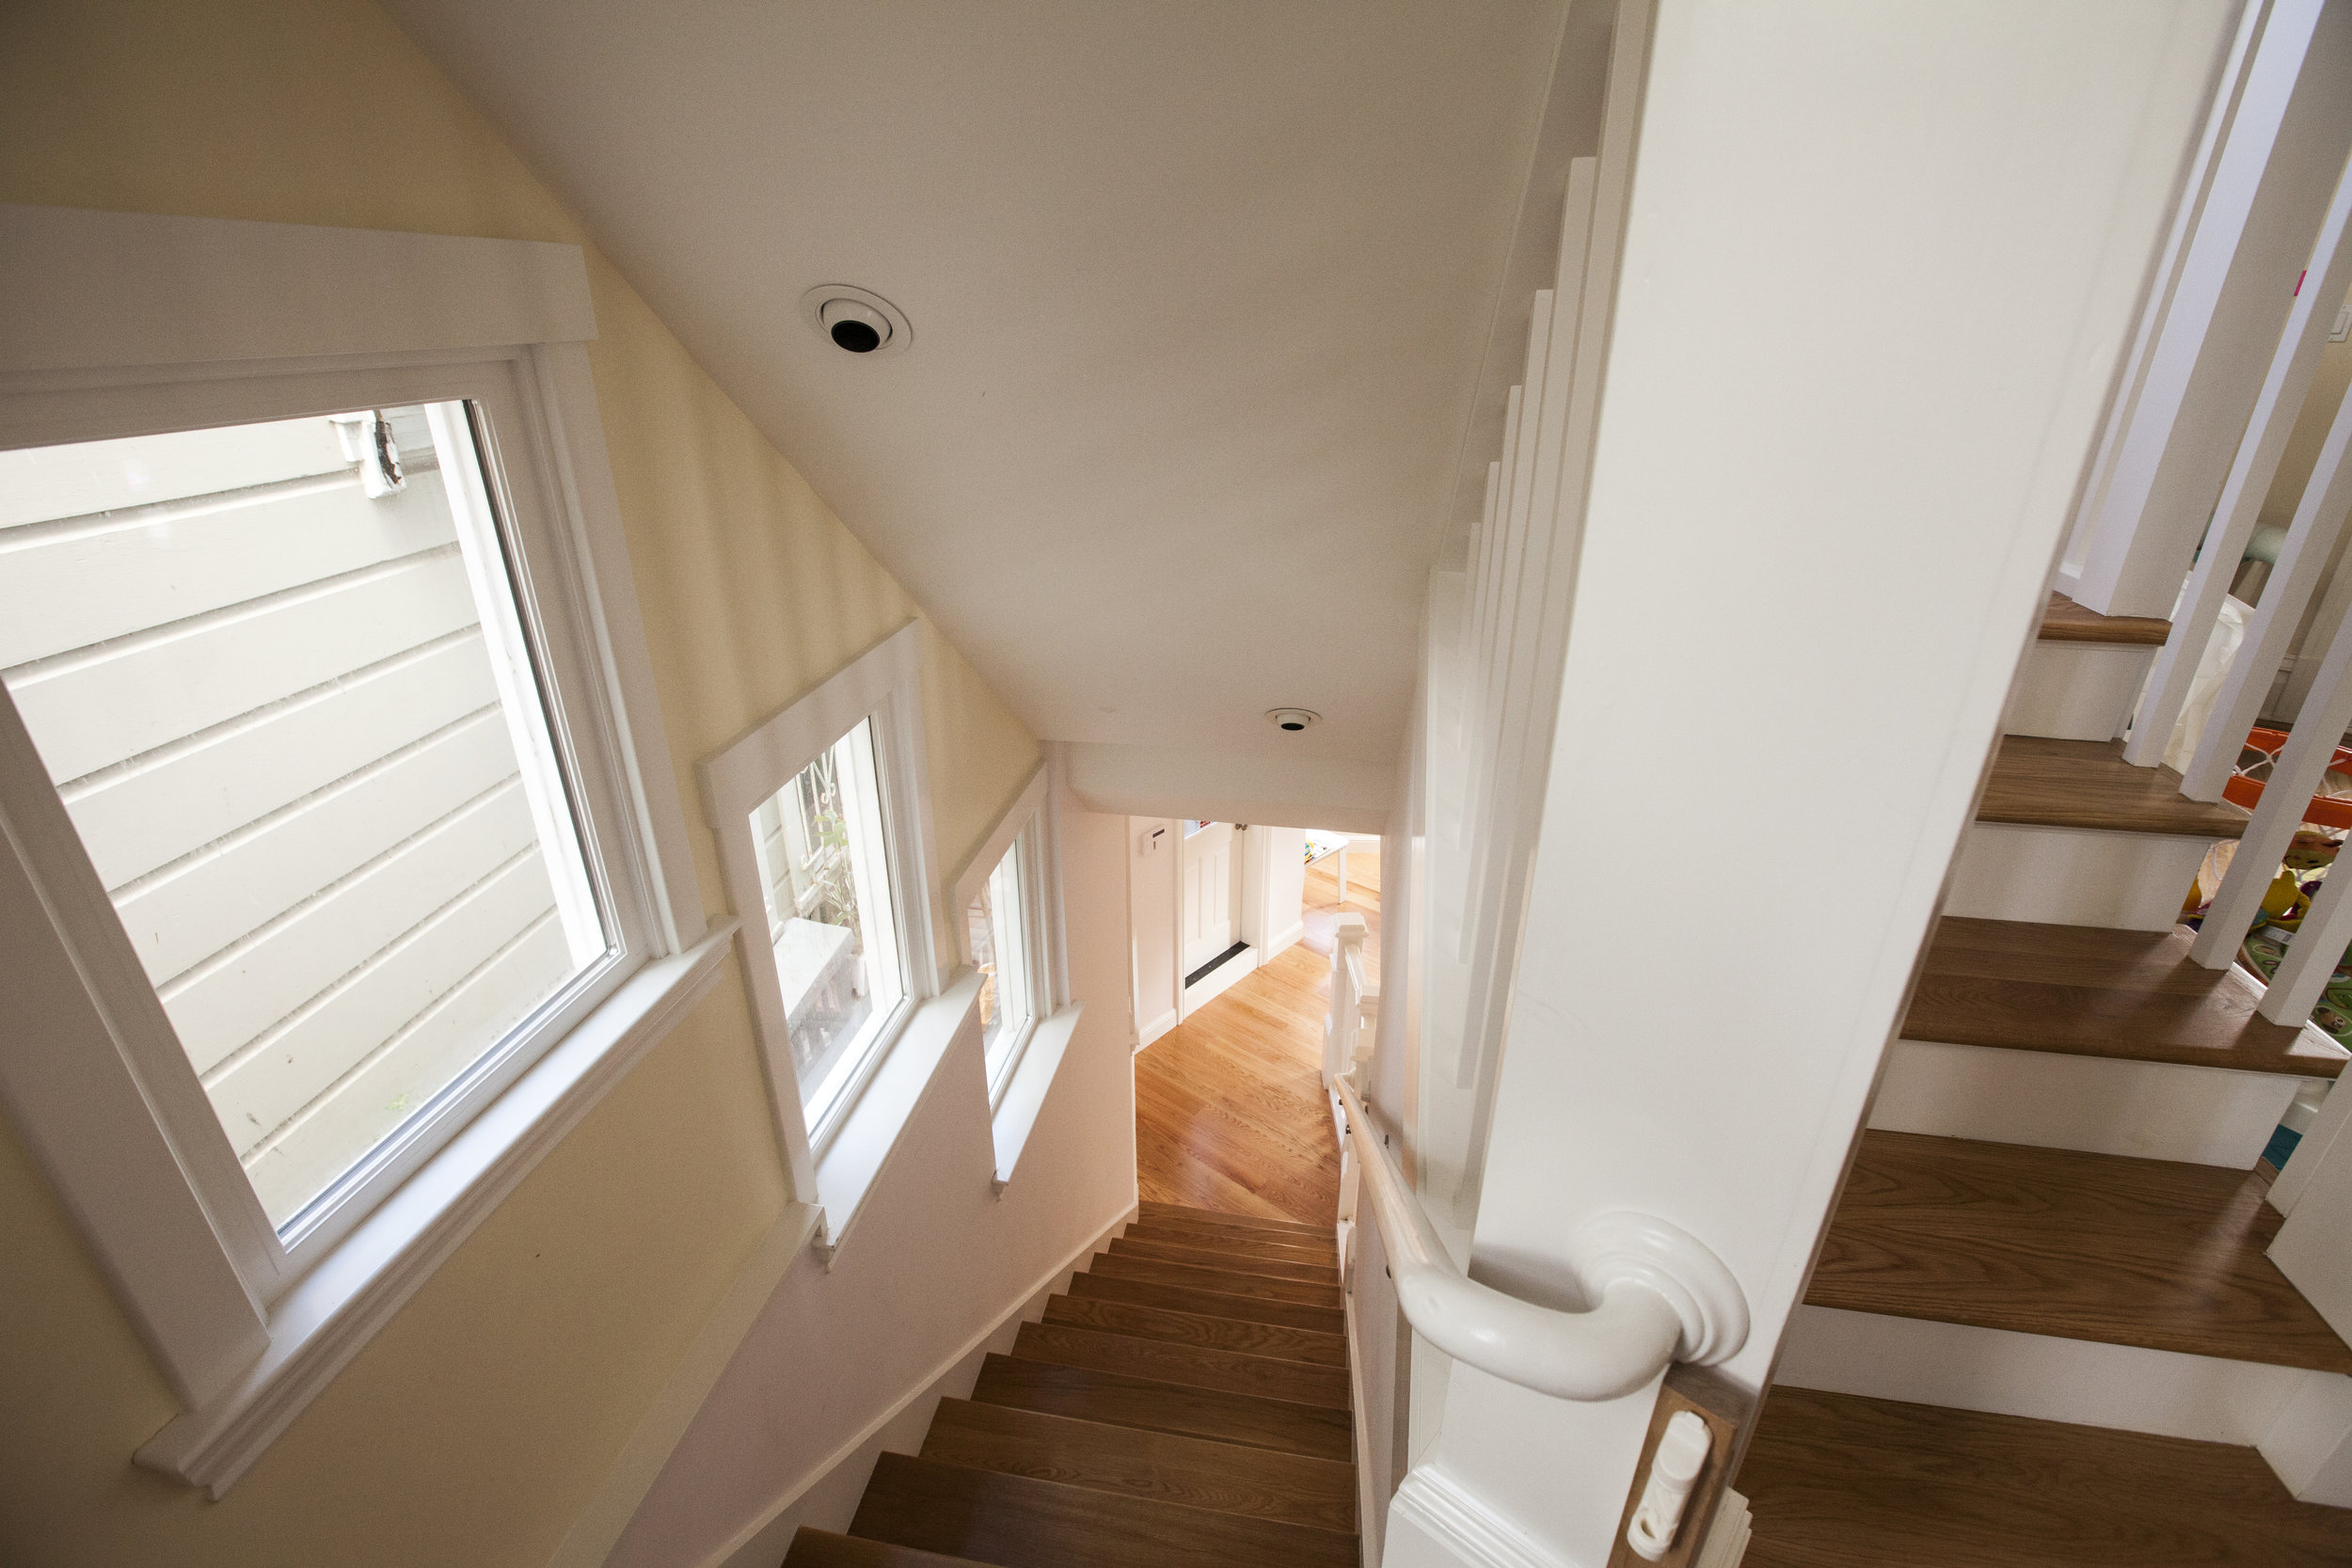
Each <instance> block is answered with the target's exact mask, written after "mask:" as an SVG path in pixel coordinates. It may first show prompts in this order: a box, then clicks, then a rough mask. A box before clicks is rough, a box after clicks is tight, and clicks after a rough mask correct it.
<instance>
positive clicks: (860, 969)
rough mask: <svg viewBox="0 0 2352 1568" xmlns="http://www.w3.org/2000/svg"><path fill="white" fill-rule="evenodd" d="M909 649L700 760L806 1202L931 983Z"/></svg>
mask: <svg viewBox="0 0 2352 1568" xmlns="http://www.w3.org/2000/svg"><path fill="white" fill-rule="evenodd" d="M922 658H923V641H922V626H921V624H920V623H918V622H910V623H908V624H907V625H906V626H902V627H901V628H899V629H898V631H897V632H894V633H893V634H891V635H890V636H889V637H887V638H884V639H883V640H882V641H881V642H880V643H878V644H876V645H875V646H874V647H872V648H869V649H867V650H866V653H864V654H863V655H861V656H859V657H857V658H856V659H854V660H852V661H851V662H850V664H849V665H848V666H847V667H846V668H844V669H842V670H839V671H837V672H835V673H834V674H833V675H832V676H831V677H830V678H828V679H827V680H826V681H824V682H823V683H822V684H821V685H819V686H818V688H817V689H815V690H814V691H811V692H809V693H808V694H807V695H806V696H804V697H803V698H801V699H800V700H799V701H798V702H795V703H793V704H792V705H789V706H787V707H786V708H784V709H783V710H781V711H780V712H777V713H774V714H771V716H770V717H769V718H768V720H767V721H765V722H763V723H761V724H760V725H758V726H757V727H756V728H755V729H753V730H752V731H751V732H750V733H749V734H747V735H745V736H741V737H740V738H739V739H738V740H736V741H735V742H734V743H733V744H732V745H729V746H728V747H727V748H726V749H725V750H723V751H722V752H718V753H717V754H715V755H713V756H710V757H707V758H705V759H704V761H703V765H702V784H703V798H704V801H705V803H706V805H707V807H708V810H709V816H710V821H711V824H712V827H713V829H714V831H715V832H717V834H718V838H719V865H720V870H721V872H722V873H723V875H724V877H725V879H726V886H727V899H728V901H729V902H730V903H731V904H733V905H734V907H735V909H736V911H737V913H738V915H739V916H740V917H742V920H743V924H742V927H741V939H742V942H743V946H744V967H745V971H746V978H747V980H748V981H749V984H750V987H751V992H752V1012H753V1022H754V1024H755V1028H756V1030H757V1032H758V1035H759V1040H760V1050H761V1053H762V1055H763V1057H764V1059H765V1061H766V1065H767V1070H768V1086H769V1092H770V1094H771V1096H772V1098H773V1101H774V1107H775V1115H776V1130H777V1135H778V1138H779V1140H780V1141H781V1142H782V1144H783V1146H784V1149H785V1154H786V1158H787V1162H788V1163H789V1164H790V1165H791V1167H792V1178H793V1182H794V1185H795V1187H796V1189H797V1190H798V1192H799V1193H800V1194H801V1195H802V1196H803V1199H805V1200H808V1201H815V1199H816V1195H817V1194H818V1190H819V1189H818V1164H819V1163H820V1162H822V1161H823V1160H824V1159H825V1158H826V1155H827V1152H828V1150H830V1149H832V1148H834V1146H835V1145H836V1143H837V1142H838V1141H839V1140H840V1138H841V1135H842V1133H843V1132H844V1130H845V1129H846V1128H847V1127H848V1126H849V1125H850V1123H851V1121H852V1120H853V1118H854V1117H856V1113H857V1109H858V1105H859V1101H860V1097H861V1096H862V1095H863V1094H864V1093H865V1091H866V1086H867V1085H868V1084H870V1083H871V1082H872V1081H873V1079H874V1077H875V1075H876V1073H877V1072H878V1071H880V1070H881V1069H882V1063H883V1060H884V1058H885V1056H886V1055H888V1053H890V1051H891V1049H892V1047H893V1045H894V1044H895V1043H896V1041H897V1040H898V1037H899V1035H900V1034H901V1032H902V1031H903V1029H904V1027H905V1025H906V1023H907V1022H908V1020H909V1019H910V1018H911V1017H912V1016H913V1014H914V1010H915V1007H916V1006H918V1005H919V1004H921V1003H922V1002H924V1001H926V1000H928V999H929V998H930V997H931V996H933V995H936V994H937V992H938V989H939V984H938V982H939V971H938V967H937V964H936V963H935V961H934V960H933V958H932V957H931V955H932V952H933V947H932V940H933V939H932V932H931V920H932V918H933V910H934V908H935V907H936V903H937V895H935V894H932V893H930V892H929V891H928V889H929V880H928V879H929V876H930V872H929V870H928V869H927V868H928V866H929V864H930V842H929V840H930V817H929V813H928V811H927V810H926V808H925V792H924V787H923V725H922V709H921V698H920V695H919V692H918V688H917V682H918V679H919V677H920V675H921V673H922ZM836 1174H838V1173H836ZM853 1187H854V1184H853V1183H851V1182H850V1180H849V1179H848V1178H846V1177H843V1178H841V1179H840V1180H835V1181H834V1182H833V1183H832V1184H831V1185H830V1186H828V1187H827V1188H826V1189H824V1197H825V1200H826V1202H827V1205H828V1207H829V1209H830V1208H832V1207H833V1206H835V1205H844V1206H845V1212H846V1205H847V1203H848V1201H849V1196H850V1195H851V1194H852V1191H853ZM843 1218H844V1215H842V1214H834V1215H831V1217H830V1219H829V1223H831V1224H833V1225H834V1226H835V1227H836V1228H837V1227H839V1225H840V1224H841V1222H842V1220H843Z"/></svg>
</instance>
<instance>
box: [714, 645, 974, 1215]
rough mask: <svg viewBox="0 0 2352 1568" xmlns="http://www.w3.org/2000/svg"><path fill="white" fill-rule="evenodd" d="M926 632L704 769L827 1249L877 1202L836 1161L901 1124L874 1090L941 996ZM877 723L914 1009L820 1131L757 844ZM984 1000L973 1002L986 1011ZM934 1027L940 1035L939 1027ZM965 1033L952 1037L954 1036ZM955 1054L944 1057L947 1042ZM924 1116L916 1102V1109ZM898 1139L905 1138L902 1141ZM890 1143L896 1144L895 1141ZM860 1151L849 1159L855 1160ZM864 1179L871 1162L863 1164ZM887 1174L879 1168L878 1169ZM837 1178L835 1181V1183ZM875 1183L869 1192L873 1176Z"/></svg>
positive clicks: (786, 1110) (803, 1172)
mask: <svg viewBox="0 0 2352 1568" xmlns="http://www.w3.org/2000/svg"><path fill="white" fill-rule="evenodd" d="M922 673H923V626H922V623H921V622H919V621H909V622H908V623H907V624H906V625H905V626H900V627H899V628H898V630H897V631H895V632H893V633H891V634H890V635H889V636H888V637H885V638H883V639H882V641H880V642H877V643H876V644H874V646H872V647H871V648H868V649H867V650H866V652H865V653H863V654H861V655H859V656H858V657H856V658H854V659H852V660H850V663H849V664H847V665H846V666H844V667H843V668H842V669H840V670H838V671H836V672H834V673H833V674H832V675H831V676H829V677H827V678H826V679H825V680H824V681H823V682H822V683H820V684H819V685H818V687H817V688H816V689H814V690H812V691H810V692H808V693H807V694H806V695H804V696H803V697H801V698H799V699H798V700H796V701H794V702H793V703H791V704H789V705H787V706H785V707H784V708H781V709H779V710H778V711H777V712H775V713H773V714H771V715H770V716H769V717H768V718H767V719H765V720H763V721H761V722H760V723H759V724H757V725H756V726H755V727H754V728H752V729H751V730H749V731H747V732H746V733H744V734H743V735H742V736H739V737H737V738H736V739H735V740H733V741H730V742H729V743H728V744H727V745H726V746H725V747H724V748H723V750H721V751H719V752H714V753H712V754H711V755H710V756H708V757H706V758H704V759H703V762H702V766H701V769H700V771H701V775H702V791H703V804H704V808H705V810H706V813H707V816H708V817H709V820H710V827H711V832H712V833H713V835H714V836H715V837H716V838H717V839H718V841H719V874H720V877H721V879H723V881H724V882H725V884H726V893H727V901H728V902H729V903H730V904H731V905H732V906H733V907H734V909H735V911H737V919H738V933H737V934H738V938H739V941H740V942H741V949H740V957H741V960H742V965H743V975H744V984H745V987H746V989H747V990H749V991H750V992H751V996H752V1023H753V1030H754V1033H755V1034H756V1035H757V1037H758V1039H759V1046H760V1058H761V1061H762V1063H763V1064H764V1065H765V1067H766V1069H767V1076H768V1097H769V1109H770V1112H771V1114H772V1115H773V1116H774V1117H775V1123H776V1138H777V1142H778V1145H779V1146H780V1147H781V1148H783V1150H784V1153H785V1162H786V1164H787V1165H788V1166H789V1167H790V1169H791V1172H792V1185H793V1196H795V1197H796V1198H798V1199H799V1200H800V1201H801V1202H803V1203H814V1204H817V1205H818V1206H819V1207H820V1208H821V1209H822V1210H823V1211H824V1212H825V1227H823V1228H822V1229H820V1231H819V1235H818V1245H819V1247H820V1249H822V1248H829V1247H831V1246H833V1245H834V1244H837V1243H838V1240H839V1237H840V1235H841V1234H842V1233H843V1232H844V1231H846V1230H847V1228H848V1221H849V1216H850V1213H852V1212H854V1211H855V1209H856V1206H857V1204H858V1202H859V1201H861V1200H862V1199H863V1197H864V1193H865V1186H866V1182H865V1181H856V1180H847V1179H845V1178H844V1177H843V1176H842V1173H841V1171H840V1170H839V1169H837V1168H835V1167H836V1162H834V1160H833V1158H832V1156H833V1154H834V1152H835V1151H836V1150H844V1151H845V1152H847V1151H848V1149H850V1148H853V1149H865V1148H870V1147H871V1146H872V1145H873V1144H874V1142H875V1136H876V1132H875V1129H873V1128H872V1127H871V1126H869V1125H866V1124H869V1123H872V1122H874V1121H875V1120H876V1119H877V1115H878V1113H881V1114H884V1115H888V1116H890V1117H894V1118H900V1119H902V1112H903V1109H904V1107H898V1108H897V1109H895V1110H892V1111H889V1112H882V1107H883V1106H885V1105H889V1106H894V1107H896V1106H897V1098H898V1097H895V1096H891V1095H885V1094H878V1093H876V1092H875V1086H876V1085H877V1083H878V1082H879V1081H880V1080H881V1079H882V1077H884V1076H889V1077H891V1078H892V1079H893V1080H894V1081H895V1080H896V1078H897V1077H898V1074H895V1073H894V1074H885V1064H886V1063H887V1062H888V1060H889V1059H890V1058H891V1057H892V1056H893V1055H894V1054H895V1053H897V1052H898V1047H899V1046H900V1044H901V1043H902V1041H903V1039H904V1037H906V1036H907V1035H908V1034H909V1032H910V1031H911V1030H912V1029H913V1028H914V1025H915V1024H916V1023H917V1022H920V1021H921V1020H923V1019H924V1018H925V1017H926V1015H934V1017H935V1015H936V1013H937V1009H936V1008H933V1007H931V1006H930V1003H931V1002H932V1001H933V1000H934V999H935V998H937V997H938V996H939V995H940V993H941V990H942V989H943V988H942V986H941V978H942V976H941V972H940V964H939V960H938V951H939V947H938V942H937V940H936V918H937V916H936V911H935V910H934V908H933V899H932V896H931V892H930V888H931V881H930V865H931V819H930V779H929V775H928V771H927V765H926V759H925V755H924V736H923V700H922ZM867 720H871V721H872V722H873V727H874V728H873V736H874V752H875V761H876V764H877V766H878V768H879V770H880V772H881V774H882V815H883V832H884V835H885V837H886V839H887V840H888V845H889V856H890V882H891V888H890V892H891V906H892V915H893V917H894V919H895V920H896V922H897V925H898V941H899V944H900V947H899V950H900V952H901V953H902V954H903V955H904V963H905V969H906V989H907V994H906V1000H905V1001H904V1003H902V1004H901V1006H900V1009H899V1012H898V1017H896V1018H895V1019H893V1020H892V1021H891V1022H889V1023H887V1024H885V1025H884V1030H885V1033H884V1034H883V1036H882V1038H880V1039H878V1040H877V1041H876V1042H875V1043H874V1045H873V1046H872V1048H871V1049H869V1051H868V1052H867V1053H866V1060H865V1063H864V1065H863V1066H862V1067H861V1069H859V1073H858V1076H857V1077H856V1078H854V1079H852V1080H851V1081H850V1083H849V1085H846V1086H845V1087H844V1088H843V1090H842V1092H841V1094H840V1095H839V1097H838V1098H837V1099H836V1100H835V1101H834V1104H833V1106H832V1107H831V1108H830V1109H829V1111H828V1113H827V1115H826V1117H825V1119H824V1121H823V1122H822V1123H821V1124H820V1125H818V1126H817V1127H814V1128H812V1127H811V1126H810V1125H809V1122H808V1117H807V1115H806V1113H805V1111H804V1110H803V1105H802V1100H801V1086H800V1081H799V1078H798V1075H797V1074H796V1073H795V1072H794V1070H793V1066H792V1041H791V1036H790V1031H789V1029H788V1027H787V1022H786V1019H785V1007H784V990H783V987H782V985H781V984H780V983H779V981H778V979H777V976H776V964H775V958H774V956H773V954H772V953H771V952H770V951H769V949H768V922H767V920H766V919H765V917H764V913H763V911H764V910H765V908H766V895H765V893H764V890H763V887H762V883H761V879H760V873H759V857H758V851H757V848H756V846H755V844H754V842H753V838H752V825H751V819H752V814H753V813H754V812H755V811H756V810H757V809H758V808H759V805H760V803H761V802H762V801H764V800H768V799H769V798H770V797H771V796H772V795H774V794H775V793H776V792H777V791H778V790H780V789H782V788H783V787H784V786H785V785H786V784H789V783H790V782H791V781H792V779H793V778H794V777H795V776H796V775H798V774H799V773H800V771H801V769H803V768H806V767H807V766H808V765H809V764H810V763H812V762H814V761H815V760H816V759H817V757H818V755H819V754H820V753H821V752H824V751H825V750H826V749H827V748H829V747H831V746H832V745H834V742H836V741H838V740H839V739H840V738H841V737H842V736H845V735H847V734H849V733H850V731H851V730H852V729H855V728H856V727H857V726H858V724H859V723H861V722H863V721H867ZM977 995H978V992H977V988H976V989H975V990H974V992H973V996H974V999H975V1000H977ZM934 1027H935V1025H934ZM947 1027H948V1029H949V1032H950V1033H952V1031H953V1025H952V1024H950V1025H948V1026H947ZM942 1043H943V1047H944V1042H942ZM909 1103H910V1104H911V1102H909ZM893 1132H895V1128H894V1129H893ZM882 1141H883V1142H884V1143H887V1142H888V1141H889V1139H888V1136H887V1135H885V1136H884V1137H883V1139H882ZM845 1146H847V1148H845ZM850 1163H851V1164H853V1165H856V1166H858V1167H860V1168H862V1167H863V1166H864V1164H866V1162H865V1161H864V1160H863V1159H862V1158H852V1159H851V1162H850ZM877 1168H878V1167H877ZM829 1169H832V1170H833V1171H834V1179H833V1180H826V1173H827V1171H828V1170H829ZM868 1180H870V1173H869V1177H868Z"/></svg>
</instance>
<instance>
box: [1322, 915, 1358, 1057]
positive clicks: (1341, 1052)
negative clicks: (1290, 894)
mask: <svg viewBox="0 0 2352 1568" xmlns="http://www.w3.org/2000/svg"><path fill="white" fill-rule="evenodd" d="M1367 929H1368V927H1366V926H1365V924H1364V917H1363V916H1362V915H1360V914H1343V915H1341V916H1340V917H1339V922H1338V928H1337V929H1336V930H1334V931H1333V932H1332V934H1331V1016H1330V1017H1329V1018H1328V1019H1327V1021H1326V1022H1325V1023H1324V1026H1323V1081H1324V1082H1325V1083H1327V1084H1328V1083H1330V1082H1332V1081H1333V1080H1335V1079H1337V1078H1338V1077H1339V1076H1340V1074H1342V1073H1343V1072H1345V1071H1347V1070H1348V1069H1349V1068H1351V1067H1353V1066H1354V1065H1355V1063H1356V1039H1357V1036H1358V1034H1359V1031H1360V1030H1361V1029H1362V1027H1363V1016H1364V1014H1363V1008H1362V1007H1361V1006H1359V1002H1360V1000H1361V998H1360V994H1359V992H1358V990H1357V989H1356V984H1355V981H1356V977H1357V976H1359V975H1360V974H1363V972H1364V933H1365V931H1366V930H1367ZM1351 959H1352V960H1354V961H1353V962H1350V960H1351Z"/></svg>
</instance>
